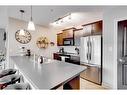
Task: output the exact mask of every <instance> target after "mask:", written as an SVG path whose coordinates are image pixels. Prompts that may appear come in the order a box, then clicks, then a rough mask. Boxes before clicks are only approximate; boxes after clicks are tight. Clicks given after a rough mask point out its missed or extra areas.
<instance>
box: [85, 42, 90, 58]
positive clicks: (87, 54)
mask: <svg viewBox="0 0 127 95" xmlns="http://www.w3.org/2000/svg"><path fill="white" fill-rule="evenodd" d="M86 57H87V60H89V41H87V53H86Z"/></svg>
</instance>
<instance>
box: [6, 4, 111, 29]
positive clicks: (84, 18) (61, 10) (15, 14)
mask: <svg viewBox="0 0 127 95" xmlns="http://www.w3.org/2000/svg"><path fill="white" fill-rule="evenodd" d="M110 8H112V7H111V6H44V5H43V6H33V20H34V22H35V23H36V24H39V25H42V26H46V27H48V26H49V25H50V23H52V22H54V21H55V20H56V19H58V18H59V17H62V16H64V15H66V14H68V13H74V14H78V16H77V18H76V17H75V18H74V19H73V21H71V22H69V23H65V24H63V25H62V27H65V26H73V25H77V24H83V23H85V22H89V21H90V20H98V19H102V17H103V12H104V11H106V10H108V9H110ZM21 9H23V10H25V13H24V15H23V20H25V21H29V19H30V6H9V7H8V12H9V17H12V18H16V19H20V20H21V13H20V12H19V10H21Z"/></svg>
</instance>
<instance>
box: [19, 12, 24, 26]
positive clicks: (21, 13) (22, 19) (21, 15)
mask: <svg viewBox="0 0 127 95" xmlns="http://www.w3.org/2000/svg"><path fill="white" fill-rule="evenodd" d="M24 12H25V11H24V10H20V13H21V20H23V13H24ZM21 26H22V25H21ZM21 28H22V27H21Z"/></svg>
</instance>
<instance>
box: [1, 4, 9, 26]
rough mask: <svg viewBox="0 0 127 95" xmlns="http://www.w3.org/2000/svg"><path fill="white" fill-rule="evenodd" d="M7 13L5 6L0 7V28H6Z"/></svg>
mask: <svg viewBox="0 0 127 95" xmlns="http://www.w3.org/2000/svg"><path fill="white" fill-rule="evenodd" d="M7 25H8V12H7V7H6V6H0V28H7Z"/></svg>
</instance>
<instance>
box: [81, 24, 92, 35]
mask: <svg viewBox="0 0 127 95" xmlns="http://www.w3.org/2000/svg"><path fill="white" fill-rule="evenodd" d="M91 32H92V24H90V25H86V26H84V28H83V35H84V36H88V35H91Z"/></svg>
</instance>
